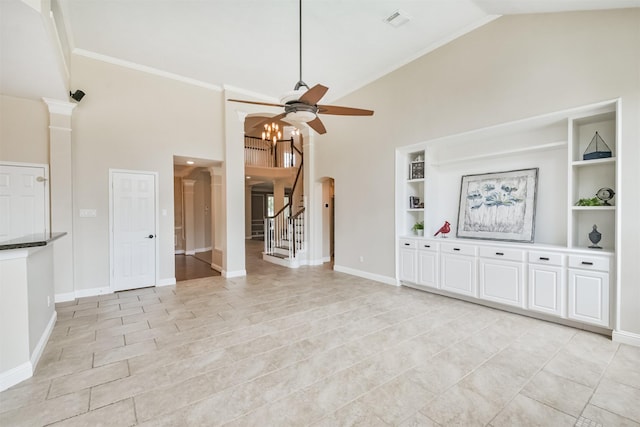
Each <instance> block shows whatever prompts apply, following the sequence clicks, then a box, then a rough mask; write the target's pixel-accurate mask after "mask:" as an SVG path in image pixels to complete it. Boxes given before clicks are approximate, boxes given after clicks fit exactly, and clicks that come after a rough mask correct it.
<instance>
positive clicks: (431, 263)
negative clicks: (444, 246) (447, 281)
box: [418, 251, 438, 288]
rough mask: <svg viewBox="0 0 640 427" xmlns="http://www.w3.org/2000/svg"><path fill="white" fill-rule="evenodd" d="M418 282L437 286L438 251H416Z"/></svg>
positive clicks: (433, 286)
mask: <svg viewBox="0 0 640 427" xmlns="http://www.w3.org/2000/svg"><path fill="white" fill-rule="evenodd" d="M418 284H419V285H424V286H430V287H432V288H437V287H438V253H437V252H435V251H418Z"/></svg>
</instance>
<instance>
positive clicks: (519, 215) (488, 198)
mask: <svg viewBox="0 0 640 427" xmlns="http://www.w3.org/2000/svg"><path fill="white" fill-rule="evenodd" d="M537 178H538V169H537V168H534V169H523V170H516V171H509V172H497V173H487V174H481V175H465V176H463V177H462V186H461V190H460V210H459V213H458V230H457V236H458V237H469V238H476V239H490V240H512V241H521V242H533V232H534V216H535V202H536V184H537Z"/></svg>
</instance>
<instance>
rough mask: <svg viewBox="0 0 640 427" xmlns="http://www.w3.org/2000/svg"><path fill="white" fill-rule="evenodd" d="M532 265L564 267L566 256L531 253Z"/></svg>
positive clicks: (530, 260)
mask: <svg viewBox="0 0 640 427" xmlns="http://www.w3.org/2000/svg"><path fill="white" fill-rule="evenodd" d="M529 263H530V264H545V265H559V266H562V265H564V254H556V253H549V252H533V251H532V252H529Z"/></svg>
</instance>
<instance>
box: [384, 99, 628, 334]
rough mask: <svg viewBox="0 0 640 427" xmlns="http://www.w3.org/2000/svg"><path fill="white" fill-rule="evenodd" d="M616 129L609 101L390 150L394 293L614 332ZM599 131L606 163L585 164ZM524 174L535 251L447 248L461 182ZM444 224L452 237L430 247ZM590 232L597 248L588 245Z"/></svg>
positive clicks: (503, 246) (596, 159)
mask: <svg viewBox="0 0 640 427" xmlns="http://www.w3.org/2000/svg"><path fill="white" fill-rule="evenodd" d="M619 118H620V103H619V100H613V101H608V102H602V103H599V104H594V105H589V106H585V107H580V108H574V109H570V110H566V111H561V112H556V113H551V114H546V115H542V116H538V117H533V118H530V119H524V120H519V121H516V122H512V123H507V124H503V125H497V126H492V127H489V128H485V129H480V130H476V131H471V132H466V133H464V134H459V135H454V136H447V137H443V138H439V139H436V140H431V141H426V142H422V143H417V144H413V145H411V146H407V147H403V148H400V149H398V150H397V151H396V236H397V239H398V243H399V244H398V254H397V270H398V271H397V275H398V276H397V277H398V279H399V282H400V283H402V284H407V285H410V286H413V285H417V286H416V287H418V288H420V289H424V290H434V291H437V292H443V293H446V294H451V295H460V296H464V297H465V298H472V299H474V300H477V301H478V302H487V303H491V305H495V304H498V306H499V307H504V308H509V307H512V308H517V309H518V310H519V312H525V313H526V312H529V313H531V314H532V315H534V314H543V315H547V316H552V317H555V318H559V319H569V320H573V321H578V322H583V323H588V324H590V325H596V326H601V327H604V328H613V327H614V326H615V325H613V323H612V319H613V318H614V316H613V315H614V314H615V305H614V304H615V300H616V299H615V295H616V292H617V277H618V274H617V273H618V272H617V270H616V269H617V268H618V267H617V263H616V246H617V244H618V242H619V240H620V237H619V234H620V232H621V231H620V229H619V223H620V221H619V214H620V213H619V211H618V210H617V206H618V205H619V200H620V197H621V194H620V191H619V189H620V173H619V170H618V160H617V159H618V156H619V153H620V147H621V141H620V131H619V129H620V126H619V123H618V121H619ZM596 132H597V134H598V138H601V139H600V141H604V142H605V143H606V147H604V146H601V147H599V149H598V151H607V150H610V152H611V154H610V156H609V154H608V153H599V154H596V155H587V156H586V158H585V152H588V151H590V149H592V148H593V147H589V145H590V144H591V142H592V141H593V140H594V136H595V135H596ZM527 168H538V169H539V172H538V182H537V198H536V209H535V221H534V226H535V236H534V241H533V242H530V243H513V242H501V241H484V240H474V239H462V238H461V239H458V238H456V230H457V224H456V223H457V217H458V207H459V203H460V182H461V179H462V176H464V175H473V174H482V173H490V172H503V171H509V170H516V169H527ZM601 188H605V189H611V190H613V193H615V195H614V196H613V197H612V198H610V199H609V200H607V201H606V203H603V202H602V201H600V202H599V203H598V204H597V205H590V206H579V205H578V201H579V200H580V199H593V198H595V197H596V195H597V193H598V191H599V190H600V189H601ZM601 195H602V193H601ZM444 221H448V222H450V223H451V232H450V233H449V235H448V236H447V238H433V237H432V236H433V234H434V233H435V232H436V231H437V230H438V229H439V228H440V227H441V226H442V224H443V223H444ZM416 223H423V224H424V237H423V236H422V235H418V234H417V233H416V231H415V230H414V225H415V224H416ZM594 226H595V227H596V229H597V231H598V232H599V233H600V241H599V242H597V244H594V243H593V236H594V235H593V234H592V239H590V237H589V234H590V233H591V232H592V231H594ZM595 240H597V239H595ZM590 246H592V247H591V248H590ZM593 246H595V248H594V247H593ZM597 246H599V248H598V247H597Z"/></svg>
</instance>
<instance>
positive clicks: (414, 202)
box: [409, 196, 424, 209]
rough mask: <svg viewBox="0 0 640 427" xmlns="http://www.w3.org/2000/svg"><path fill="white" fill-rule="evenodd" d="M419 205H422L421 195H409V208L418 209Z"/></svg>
mask: <svg viewBox="0 0 640 427" xmlns="http://www.w3.org/2000/svg"><path fill="white" fill-rule="evenodd" d="M423 206H424V205H423ZM419 207H420V197H416V196H409V208H411V209H417V208H419Z"/></svg>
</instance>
